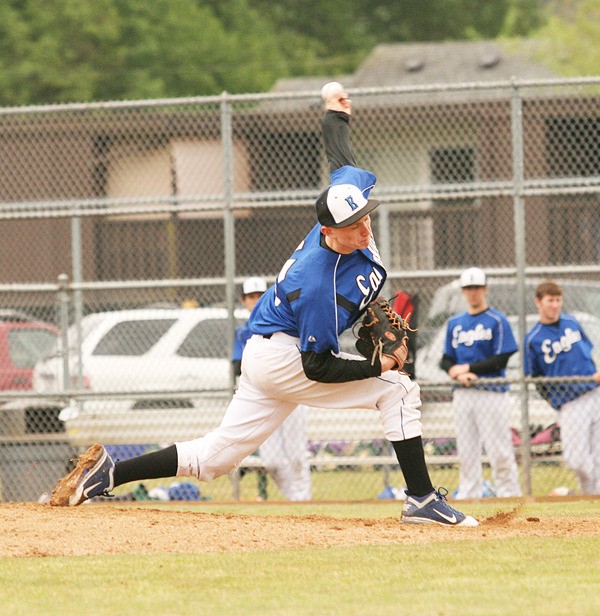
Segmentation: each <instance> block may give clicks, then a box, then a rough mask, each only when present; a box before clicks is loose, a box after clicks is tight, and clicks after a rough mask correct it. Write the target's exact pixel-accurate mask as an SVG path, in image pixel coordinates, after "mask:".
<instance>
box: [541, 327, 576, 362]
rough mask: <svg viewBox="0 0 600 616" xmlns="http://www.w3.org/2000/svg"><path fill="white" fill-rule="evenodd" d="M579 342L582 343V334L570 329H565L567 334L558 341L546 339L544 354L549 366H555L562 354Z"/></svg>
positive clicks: (543, 348)
mask: <svg viewBox="0 0 600 616" xmlns="http://www.w3.org/2000/svg"><path fill="white" fill-rule="evenodd" d="M577 342H581V332H580V331H578V330H573V329H571V328H570V327H566V328H565V333H564V334H563V335H562V336H561V337H560V338H559V339H558V340H550V338H546V340H544V341H543V342H542V346H541V349H542V353H543V354H544V361H545V362H546V363H547V364H553V363H554V362H555V361H556V358H557V357H558V355H559V354H560V353H563V352H564V353H567V352H569V351H570V350H571V349H572V348H573V345H574V344H576V343H577Z"/></svg>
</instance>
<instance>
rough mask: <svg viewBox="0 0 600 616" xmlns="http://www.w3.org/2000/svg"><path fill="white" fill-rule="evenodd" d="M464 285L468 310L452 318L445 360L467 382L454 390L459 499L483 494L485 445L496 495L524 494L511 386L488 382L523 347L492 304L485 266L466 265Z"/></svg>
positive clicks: (450, 370)
mask: <svg viewBox="0 0 600 616" xmlns="http://www.w3.org/2000/svg"><path fill="white" fill-rule="evenodd" d="M460 286H461V288H462V292H463V295H464V298H465V301H466V303H467V310H466V311H465V312H461V313H460V314H457V315H455V316H453V317H451V318H450V319H449V321H448V325H447V329H446V343H445V347H444V355H443V357H442V360H441V362H440V366H441V367H442V369H444V370H446V372H448V374H449V375H450V376H451V377H452V378H453V379H454V380H455V381H456V382H457V383H459V384H460V385H461V387H456V388H455V389H454V391H453V394H452V406H453V410H454V423H455V429H456V447H457V450H458V458H459V461H460V473H459V475H460V476H459V486H458V492H457V493H456V498H481V497H482V496H483V473H482V469H481V447H482V445H483V447H485V451H486V453H487V455H488V458H489V460H490V466H491V468H492V480H493V482H494V486H495V490H496V495H497V496H520V495H521V488H520V486H519V474H518V470H517V462H516V460H515V453H514V450H513V446H512V438H511V431H510V399H509V397H508V396H509V394H508V385H499V384H490V383H486V382H485V379H486V378H492V377H504V376H505V375H506V364H507V363H508V360H509V358H510V356H511V355H512V354H513V353H515V352H516V351H517V350H518V346H517V343H516V341H515V337H514V335H513V333H512V330H511V328H510V324H509V323H508V320H507V319H506V317H505V316H504V314H502V313H501V312H499V311H498V310H494V309H493V308H490V307H489V305H488V302H487V292H488V287H487V280H486V276H485V273H484V272H483V270H481V269H479V268H478V267H471V268H469V269H467V270H465V271H464V272H463V273H462V275H461V277H460Z"/></svg>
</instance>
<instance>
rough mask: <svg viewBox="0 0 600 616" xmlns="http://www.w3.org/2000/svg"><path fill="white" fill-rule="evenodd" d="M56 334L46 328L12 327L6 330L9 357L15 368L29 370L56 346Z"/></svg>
mask: <svg viewBox="0 0 600 616" xmlns="http://www.w3.org/2000/svg"><path fill="white" fill-rule="evenodd" d="M57 338H58V335H57V334H55V333H54V332H51V331H49V330H46V329H33V328H28V329H12V330H10V331H9V332H8V345H9V353H10V358H11V360H12V362H13V364H14V366H15V368H20V369H28V370H31V369H33V367H34V366H35V364H36V363H37V362H38V361H39V360H40V359H42V358H43V357H46V356H47V355H48V354H49V353H50V352H51V350H52V349H53V348H54V347H55V346H56V340H57Z"/></svg>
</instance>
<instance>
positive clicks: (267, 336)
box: [262, 334, 273, 340]
mask: <svg viewBox="0 0 600 616" xmlns="http://www.w3.org/2000/svg"><path fill="white" fill-rule="evenodd" d="M272 335H273V334H263V335H262V337H263V338H266V339H267V340H269V338H271V336H272Z"/></svg>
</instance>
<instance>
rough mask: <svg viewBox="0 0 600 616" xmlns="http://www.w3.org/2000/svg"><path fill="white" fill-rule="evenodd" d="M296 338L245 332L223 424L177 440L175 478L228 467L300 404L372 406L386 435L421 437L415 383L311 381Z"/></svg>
mask: <svg viewBox="0 0 600 616" xmlns="http://www.w3.org/2000/svg"><path fill="white" fill-rule="evenodd" d="M299 342H300V341H299V339H298V338H293V337H291V336H288V335H287V334H284V333H282V332H277V333H275V334H273V335H272V336H271V338H269V339H267V338H264V337H262V336H260V335H254V336H252V338H250V340H249V341H248V343H247V344H246V347H245V349H244V355H243V359H242V363H243V366H244V370H243V372H242V376H241V378H240V382H239V387H238V389H237V391H236V393H235V394H234V396H233V398H232V400H231V402H230V403H229V406H228V407H227V410H226V411H225V415H224V417H223V420H222V422H221V424H220V426H219V427H218V428H216V429H215V430H213V431H212V432H209V433H208V434H206V435H205V436H203V437H201V438H197V439H194V440H191V441H185V442H179V443H176V446H177V454H178V470H177V476H181V477H189V476H192V477H197V478H198V479H199V480H200V481H212V480H213V479H215V478H217V477H220V476H221V475H224V474H225V473H228V472H230V471H231V470H232V469H233V468H235V466H236V465H237V464H239V463H240V461H241V460H243V459H244V458H245V457H246V456H248V455H250V454H251V453H252V452H253V451H255V450H256V449H257V448H259V446H260V445H262V443H263V442H264V441H265V440H266V439H267V438H268V437H269V435H271V434H272V433H273V432H274V431H275V430H276V429H277V428H278V427H279V426H280V425H281V424H282V423H283V421H284V420H285V419H286V418H287V417H288V415H289V414H290V413H291V412H292V411H293V410H294V409H295V408H296V406H298V404H305V405H307V406H313V407H321V408H331V409H373V410H374V411H378V412H379V417H380V420H381V423H382V425H383V431H384V434H385V436H386V438H387V439H388V440H390V441H401V440H405V439H410V438H414V437H417V436H420V435H421V421H420V418H421V412H420V410H419V407H420V406H421V399H420V395H419V386H418V385H417V384H416V383H415V382H414V381H411V380H410V379H409V378H408V377H407V376H406V375H402V374H400V373H399V372H396V371H389V372H385V373H384V374H382V375H381V376H379V377H372V378H369V379H364V380H361V381H350V382H347V383H318V382H316V381H311V380H309V379H308V378H306V375H305V374H304V370H303V368H302V359H301V357H300V350H299ZM341 355H342V356H344V357H347V358H350V357H352V356H350V355H345V354H341ZM355 359H362V358H356V357H355Z"/></svg>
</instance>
